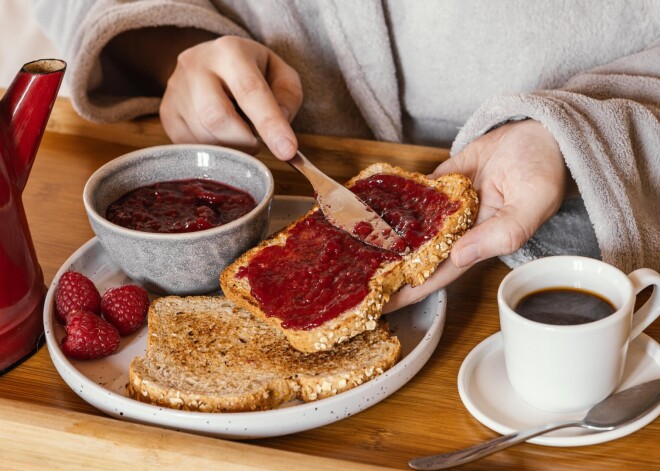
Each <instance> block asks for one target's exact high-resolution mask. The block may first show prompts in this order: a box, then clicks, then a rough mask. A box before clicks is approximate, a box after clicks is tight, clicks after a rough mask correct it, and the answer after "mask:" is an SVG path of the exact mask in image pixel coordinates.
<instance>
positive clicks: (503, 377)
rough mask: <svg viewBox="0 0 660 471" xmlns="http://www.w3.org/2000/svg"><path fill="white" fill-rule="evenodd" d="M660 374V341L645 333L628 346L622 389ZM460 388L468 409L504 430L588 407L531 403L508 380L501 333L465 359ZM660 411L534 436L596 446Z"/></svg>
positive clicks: (546, 440)
mask: <svg viewBox="0 0 660 471" xmlns="http://www.w3.org/2000/svg"><path fill="white" fill-rule="evenodd" d="M658 378H660V345H658V343H657V342H656V341H655V340H653V339H652V338H651V337H649V336H648V335H645V334H641V335H640V336H639V337H637V338H636V339H635V340H634V341H633V342H632V343H631V344H630V346H629V348H628V358H627V361H626V366H625V369H624V373H623V380H622V381H621V385H620V389H626V388H629V387H631V386H635V385H637V384H640V383H643V382H646V381H651V380H654V379H658ZM458 392H459V394H460V396H461V400H462V401H463V404H465V407H466V408H467V410H468V411H469V412H470V413H471V414H472V415H473V416H474V417H475V418H476V419H477V420H478V421H479V422H481V423H482V424H484V425H485V426H486V427H488V428H490V429H491V430H494V431H496V432H498V433H501V434H503V435H506V434H509V433H513V432H516V431H518V430H523V429H527V428H531V427H534V426H537V425H541V424H545V423H550V422H557V421H562V420H571V419H581V418H582V417H584V415H585V414H586V411H583V412H573V413H565V414H561V413H552V412H547V411H543V410H540V409H536V408H535V407H532V406H530V405H528V404H527V403H526V402H525V401H524V400H523V399H522V398H521V397H520V396H518V394H516V392H515V391H514V390H513V387H512V386H511V384H510V383H509V380H508V377H507V374H506V366H505V364H504V352H503V350H502V334H501V333H500V332H498V333H496V334H494V335H491V336H490V337H488V338H487V339H486V340H484V341H483V342H481V343H480V344H479V345H477V346H476V347H475V348H474V350H472V351H471V352H470V354H469V355H468V356H467V357H466V358H465V360H464V361H463V364H462V365H461V369H460V371H459V372H458ZM658 415H660V404H659V405H658V406H657V407H656V408H655V409H653V410H652V411H650V412H649V413H647V414H646V415H644V416H642V417H641V418H640V419H638V420H636V421H634V422H632V423H630V424H628V425H626V426H624V427H621V428H619V429H616V430H612V431H609V432H592V431H588V430H585V429H581V428H577V427H573V428H566V429H562V430H556V431H554V432H550V433H548V434H546V435H542V436H539V437H536V438H532V439H531V440H529V442H530V443H535V444H537V445H548V446H582V445H594V444H596V443H603V442H606V441H610V440H614V439H616V438H620V437H624V436H626V435H628V434H630V433H633V432H635V431H637V430H639V429H640V428H642V427H644V426H645V425H648V424H649V423H651V422H653V420H655V418H656V417H658Z"/></svg>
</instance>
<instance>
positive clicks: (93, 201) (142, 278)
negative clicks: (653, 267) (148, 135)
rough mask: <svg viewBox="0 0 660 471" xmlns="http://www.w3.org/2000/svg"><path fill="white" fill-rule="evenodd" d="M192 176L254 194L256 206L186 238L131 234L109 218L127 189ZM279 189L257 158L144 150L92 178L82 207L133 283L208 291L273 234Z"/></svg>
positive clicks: (202, 148)
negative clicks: (274, 205)
mask: <svg viewBox="0 0 660 471" xmlns="http://www.w3.org/2000/svg"><path fill="white" fill-rule="evenodd" d="M187 178H209V179H211V180H216V181H219V182H222V183H225V184H228V185H231V186H233V187H235V188H238V189H241V190H244V191H247V192H248V193H250V194H251V195H252V196H253V197H254V199H255V200H256V202H257V207H256V208H255V209H254V210H252V211H251V212H250V213H248V214H246V215H245V216H242V217H240V218H238V219H236V220H234V221H232V222H230V223H228V224H225V225H222V226H219V227H214V228H212V229H206V230H203V231H198V232H189V233H182V234H161V233H151V232H142V231H136V230H132V229H126V228H124V227H121V226H119V225H116V224H113V223H111V222H110V221H108V220H107V219H106V218H105V214H106V209H107V207H108V206H109V205H110V204H111V203H112V202H113V201H115V200H116V199H117V198H119V197H120V196H122V195H123V194H125V193H127V192H128V191H131V190H133V189H135V188H138V187H141V186H145V185H150V184H153V183H157V182H164V181H169V180H181V179H187ZM273 191H274V184H273V175H272V174H271V173H270V171H269V170H268V168H267V167H266V166H265V165H264V164H262V163H261V162H259V161H258V160H257V159H255V158H254V157H252V156H250V155H247V154H244V153H242V152H239V151H236V150H233V149H227V148H224V147H217V146H208V145H196V144H182V145H167V146H158V147H150V148H146V149H141V150H138V151H135V152H131V153H129V154H126V155H123V156H121V157H118V158H116V159H114V160H112V161H110V162H109V163H107V164H106V165H104V166H102V167H101V168H99V169H98V170H97V171H96V172H95V173H94V174H93V175H92V176H91V177H90V178H89V180H88V181H87V184H86V185H85V189H84V190H83V202H84V204H85V209H86V211H87V216H88V218H89V222H90V224H91V226H92V229H93V231H94V233H95V234H96V236H97V237H98V239H99V242H100V243H101V245H102V246H103V248H104V249H105V250H106V252H107V253H108V255H109V257H110V258H111V259H112V260H113V261H114V262H115V263H116V264H117V266H119V268H121V269H122V270H123V271H124V272H126V274H128V275H129V276H130V277H131V278H133V279H134V280H135V281H137V282H139V283H140V284H142V285H143V286H144V287H145V288H147V289H148V290H150V291H154V292H157V293H160V294H177V295H183V294H202V293H209V292H213V291H217V290H218V289H220V282H219V276H220V272H221V271H222V270H223V269H224V268H225V267H226V266H227V265H228V264H230V263H231V262H232V261H234V260H235V259H236V258H237V257H239V256H240V255H241V254H242V253H243V252H245V251H246V250H247V249H248V248H250V247H252V246H254V245H255V244H257V243H258V242H259V241H260V240H261V239H262V238H263V237H264V236H265V235H266V231H267V229H268V221H269V218H270V204H271V201H272V198H273Z"/></svg>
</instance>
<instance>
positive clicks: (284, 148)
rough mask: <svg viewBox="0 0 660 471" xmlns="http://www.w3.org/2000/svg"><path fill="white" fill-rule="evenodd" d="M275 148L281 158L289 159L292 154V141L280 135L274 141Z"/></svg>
mask: <svg viewBox="0 0 660 471" xmlns="http://www.w3.org/2000/svg"><path fill="white" fill-rule="evenodd" d="M275 150H276V151H277V153H278V155H279V156H280V157H281V158H283V159H290V158H291V157H292V156H293V142H291V140H289V139H288V138H286V137H284V136H282V137H279V138H278V139H277V141H276V142H275Z"/></svg>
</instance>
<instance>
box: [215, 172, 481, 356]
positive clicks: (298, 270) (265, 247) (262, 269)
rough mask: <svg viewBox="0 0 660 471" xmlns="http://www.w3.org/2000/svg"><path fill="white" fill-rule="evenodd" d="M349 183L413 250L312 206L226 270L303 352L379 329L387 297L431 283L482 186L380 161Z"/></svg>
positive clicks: (468, 221)
mask: <svg viewBox="0 0 660 471" xmlns="http://www.w3.org/2000/svg"><path fill="white" fill-rule="evenodd" d="M346 186H347V187H348V188H350V189H351V190H352V191H353V192H354V193H356V194H357V195H358V196H359V197H360V198H361V199H362V200H363V201H364V202H365V203H367V204H368V205H369V206H370V207H371V208H372V209H374V211H376V212H377V213H378V214H380V216H381V217H382V218H383V219H384V220H385V221H386V222H387V223H388V224H389V225H390V226H392V228H393V229H394V230H396V232H397V233H398V234H399V235H400V236H401V237H402V238H403V239H404V240H405V241H406V244H407V245H408V250H407V252H403V253H394V252H390V251H387V250H383V249H379V248H376V247H373V246H371V245H368V244H365V243H363V242H361V241H360V240H358V239H356V238H354V237H352V236H351V235H350V234H348V233H347V232H344V231H342V230H340V229H337V228H335V227H333V226H332V225H330V224H329V223H328V222H327V221H326V219H325V218H324V217H323V214H322V212H321V211H320V209H319V208H318V206H314V207H313V208H312V209H311V210H310V211H309V212H308V213H307V214H306V215H304V216H303V217H301V218H299V219H298V220H296V221H294V222H292V223H291V224H289V225H288V226H287V227H285V228H284V229H282V230H281V231H279V232H276V233H275V234H273V235H272V236H270V237H269V238H267V239H265V240H264V241H263V242H261V243H260V244H259V245H258V246H256V247H254V248H253V249H251V250H249V251H247V252H246V253H245V254H243V255H242V256H241V257H240V258H239V259H237V260H236V261H235V262H234V263H232V264H231V265H229V266H228V267H227V268H226V269H225V270H224V271H223V272H222V274H221V276H220V284H221V286H222V290H223V292H224V294H225V296H226V297H227V298H229V299H230V300H232V301H233V302H234V303H236V304H237V305H238V306H241V307H243V308H245V309H247V310H248V311H250V312H252V313H253V314H254V315H255V316H257V317H259V318H261V319H262V320H264V321H265V322H267V323H269V324H270V325H272V326H274V327H276V328H278V329H280V330H281V331H282V332H283V333H284V335H286V337H287V338H288V339H289V342H290V343H291V345H292V346H293V347H294V348H295V349H297V350H300V351H301V352H320V351H328V350H332V349H333V348H335V347H336V346H337V344H340V343H343V342H346V341H347V340H349V339H351V338H352V337H355V336H356V335H359V334H361V333H362V332H364V331H369V330H373V329H375V328H376V327H377V325H378V319H379V318H380V316H381V314H382V309H383V305H384V304H385V303H386V302H387V301H388V300H389V298H390V296H391V295H392V294H393V293H394V292H396V291H397V290H398V289H400V288H401V287H402V286H403V285H405V284H410V285H412V286H417V285H420V284H422V283H424V281H426V280H427V279H428V278H429V277H430V276H431V275H432V274H433V272H434V271H435V270H436V268H437V267H438V265H439V264H440V263H442V261H443V260H445V259H446V258H447V257H448V256H449V253H450V251H451V247H452V245H453V243H454V242H455V241H456V240H457V239H458V238H459V237H461V235H463V234H464V233H465V231H467V230H468V229H469V228H470V227H471V225H472V224H473V221H474V219H475V217H476V215H477V210H478V199H477V194H476V191H475V190H474V188H473V186H472V183H471V182H470V180H469V179H468V178H467V177H465V176H463V175H459V174H450V175H444V176H441V177H439V178H438V179H435V180H434V179H430V178H428V177H426V176H424V175H422V174H419V173H414V172H409V171H407V170H404V169H402V168H399V167H394V166H391V165H388V164H384V163H380V164H374V165H371V166H369V167H367V168H366V169H364V170H363V171H362V172H360V173H359V174H358V175H357V176H356V177H354V178H353V179H351V180H350V181H349V182H348V183H347V184H346Z"/></svg>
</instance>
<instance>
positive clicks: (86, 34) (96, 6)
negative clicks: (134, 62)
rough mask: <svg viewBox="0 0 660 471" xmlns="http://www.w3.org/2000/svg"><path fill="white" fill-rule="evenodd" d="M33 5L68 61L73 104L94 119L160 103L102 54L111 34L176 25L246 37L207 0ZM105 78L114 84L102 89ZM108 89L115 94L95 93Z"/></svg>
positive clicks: (42, 1) (44, 0)
mask: <svg viewBox="0 0 660 471" xmlns="http://www.w3.org/2000/svg"><path fill="white" fill-rule="evenodd" d="M32 8H33V14H34V16H35V17H36V18H37V20H38V21H39V22H40V24H41V25H42V28H43V29H44V31H45V32H46V34H47V35H48V36H49V37H50V38H51V39H52V40H53V41H55V43H56V45H57V46H58V48H59V49H60V50H61V51H62V53H63V54H64V59H65V60H66V61H67V62H68V63H69V68H68V73H67V76H66V79H67V81H68V84H69V86H70V90H71V101H72V103H73V106H74V108H75V109H76V111H77V112H78V113H79V114H80V115H81V116H83V117H84V118H87V119H89V120H91V121H96V122H116V121H121V120H129V119H132V118H135V117H137V116H141V115H145V114H151V113H157V112H158V107H159V104H160V97H153V96H141V94H140V91H139V90H138V89H137V88H136V87H135V86H134V85H133V83H132V80H131V78H130V77H126V76H125V75H124V71H123V70H122V69H121V68H120V67H117V66H116V65H115V64H113V63H112V61H111V60H110V59H109V58H108V57H105V56H104V55H103V54H102V51H103V48H104V47H105V45H106V44H107V43H108V42H109V41H110V40H111V39H112V38H114V37H115V36H117V35H119V34H121V33H123V32H125V31H128V30H132V29H139V28H146V27H157V26H177V27H182V28H185V27H194V28H197V29H202V30H207V31H209V32H211V33H214V34H217V35H218V36H221V35H228V34H231V35H235V36H242V37H249V35H248V33H247V32H246V31H245V30H244V29H243V28H241V27H240V26H238V25H237V24H236V23H234V22H232V21H231V20H229V19H228V18H226V17H224V16H223V15H221V14H220V13H219V12H218V10H217V9H216V8H215V7H214V6H213V4H212V3H210V2H209V1H207V0H185V1H184V0H141V1H126V0H96V1H92V0H58V1H56V2H54V1H52V0H33V1H32ZM108 81H112V87H103V86H102V85H103V84H104V83H105V82H108ZM108 88H110V89H112V90H113V92H112V93H99V92H96V91H97V90H105V89H108Z"/></svg>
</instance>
